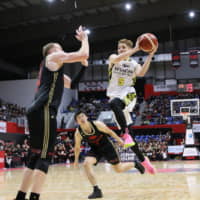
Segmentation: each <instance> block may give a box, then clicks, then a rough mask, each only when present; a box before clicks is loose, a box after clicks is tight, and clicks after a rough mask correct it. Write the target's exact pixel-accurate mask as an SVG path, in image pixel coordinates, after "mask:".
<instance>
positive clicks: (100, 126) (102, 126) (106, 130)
mask: <svg viewBox="0 0 200 200" xmlns="http://www.w3.org/2000/svg"><path fill="white" fill-rule="evenodd" d="M94 123H95V125H96V126H97V128H98V129H99V130H100V131H102V132H104V133H106V134H108V135H110V136H111V137H113V138H114V139H116V141H117V142H118V144H119V145H120V146H122V147H123V146H124V142H123V140H122V139H121V138H120V137H119V136H118V135H117V134H116V133H115V132H114V131H112V130H111V129H110V128H108V126H106V125H105V124H104V123H103V122H100V121H95V122H94Z"/></svg>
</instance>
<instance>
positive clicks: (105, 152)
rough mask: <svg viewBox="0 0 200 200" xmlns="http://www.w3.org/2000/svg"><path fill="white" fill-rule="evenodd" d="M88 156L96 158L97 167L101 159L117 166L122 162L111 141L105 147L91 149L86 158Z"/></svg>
mask: <svg viewBox="0 0 200 200" xmlns="http://www.w3.org/2000/svg"><path fill="white" fill-rule="evenodd" d="M87 156H88V157H95V158H96V160H97V162H96V163H95V165H97V163H98V162H99V161H100V160H101V158H105V159H106V160H107V161H108V162H109V163H110V164H112V165H116V164H118V163H119V162H120V159H119V156H118V152H117V150H116V149H115V147H114V145H113V144H112V142H111V141H108V142H107V143H106V144H104V145H103V146H96V147H91V149H90V151H88V152H87V154H86V157H87Z"/></svg>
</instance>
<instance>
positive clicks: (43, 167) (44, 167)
mask: <svg viewBox="0 0 200 200" xmlns="http://www.w3.org/2000/svg"><path fill="white" fill-rule="evenodd" d="M49 164H50V161H49V159H42V158H41V159H39V160H38V162H37V164H36V167H35V169H38V170H40V171H42V172H44V173H45V174H47V173H48V169H49Z"/></svg>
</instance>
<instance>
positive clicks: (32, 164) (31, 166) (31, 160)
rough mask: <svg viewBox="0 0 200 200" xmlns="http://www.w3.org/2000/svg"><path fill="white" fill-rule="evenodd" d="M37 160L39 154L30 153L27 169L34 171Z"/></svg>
mask: <svg viewBox="0 0 200 200" xmlns="http://www.w3.org/2000/svg"><path fill="white" fill-rule="evenodd" d="M38 159H39V154H36V153H32V152H30V153H29V155H28V163H27V168H28V169H31V170H34V169H35V166H36V163H37V161H38Z"/></svg>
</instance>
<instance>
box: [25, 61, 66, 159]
mask: <svg viewBox="0 0 200 200" xmlns="http://www.w3.org/2000/svg"><path fill="white" fill-rule="evenodd" d="M63 70H64V69H63V67H61V68H60V69H59V70H58V71H55V72H53V71H50V70H49V69H48V68H47V67H46V66H45V65H43V66H42V67H41V68H40V73H39V79H38V84H37V85H38V88H37V91H36V94H35V98H34V100H33V102H32V104H31V106H30V107H29V108H28V111H27V118H28V124H29V131H30V147H31V152H32V153H36V154H37V155H39V156H40V158H42V159H46V158H48V157H49V156H51V155H52V154H53V152H54V144H55V140H56V136H57V134H56V128H57V125H56V124H57V122H56V115H57V110H58V107H59V105H60V102H61V98H62V94H63V88H64V80H63Z"/></svg>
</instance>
